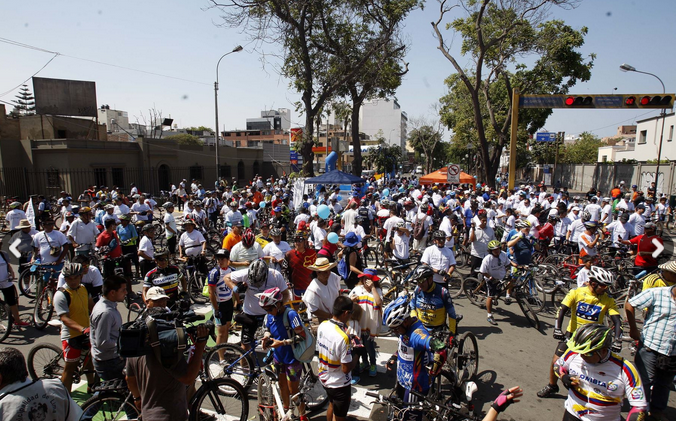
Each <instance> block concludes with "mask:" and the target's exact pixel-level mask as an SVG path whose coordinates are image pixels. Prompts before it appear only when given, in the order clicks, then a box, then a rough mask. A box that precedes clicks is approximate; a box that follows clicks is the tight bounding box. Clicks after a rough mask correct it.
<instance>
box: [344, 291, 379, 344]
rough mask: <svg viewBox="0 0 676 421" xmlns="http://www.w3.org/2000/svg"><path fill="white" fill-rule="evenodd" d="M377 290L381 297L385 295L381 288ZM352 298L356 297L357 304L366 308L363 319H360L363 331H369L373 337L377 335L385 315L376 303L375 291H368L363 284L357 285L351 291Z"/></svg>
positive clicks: (363, 308)
mask: <svg viewBox="0 0 676 421" xmlns="http://www.w3.org/2000/svg"><path fill="white" fill-rule="evenodd" d="M372 291H373V290H372ZM376 291H378V295H379V296H380V297H382V296H383V291H382V290H381V289H380V288H377V289H376ZM350 298H351V299H352V300H354V299H356V300H357V301H356V304H359V306H360V307H361V308H362V310H364V311H363V312H362V315H361V319H359V326H360V328H361V331H362V332H365V331H366V332H369V334H370V336H371V337H372V338H373V337H375V336H377V335H378V330H379V329H380V326H381V325H382V323H383V317H382V309H381V307H380V306H377V305H376V303H375V299H374V298H373V292H369V291H367V290H366V288H365V287H364V286H363V285H357V286H356V287H354V289H353V290H352V291H350Z"/></svg>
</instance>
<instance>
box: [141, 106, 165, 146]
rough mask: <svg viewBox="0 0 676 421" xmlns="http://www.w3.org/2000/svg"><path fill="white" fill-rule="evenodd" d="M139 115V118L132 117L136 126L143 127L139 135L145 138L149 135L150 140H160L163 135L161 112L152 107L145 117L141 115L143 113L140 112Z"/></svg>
mask: <svg viewBox="0 0 676 421" xmlns="http://www.w3.org/2000/svg"><path fill="white" fill-rule="evenodd" d="M140 114H141V115H140V116H134V118H135V119H136V124H138V125H139V126H141V127H143V129H142V130H141V133H140V134H141V135H143V136H145V135H146V134H147V133H150V138H151V139H162V134H163V133H164V128H163V126H162V122H163V121H164V119H163V118H162V111H161V110H157V109H156V108H155V107H153V108H149V109H148V115H147V116H146V115H144V114H143V111H140Z"/></svg>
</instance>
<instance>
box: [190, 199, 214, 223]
mask: <svg viewBox="0 0 676 421" xmlns="http://www.w3.org/2000/svg"><path fill="white" fill-rule="evenodd" d="M192 206H193V210H192V214H191V215H190V216H191V217H192V219H193V221H195V222H196V223H197V226H198V227H200V228H208V227H209V218H208V217H207V213H206V212H205V211H204V209H202V201H201V200H193V202H192Z"/></svg>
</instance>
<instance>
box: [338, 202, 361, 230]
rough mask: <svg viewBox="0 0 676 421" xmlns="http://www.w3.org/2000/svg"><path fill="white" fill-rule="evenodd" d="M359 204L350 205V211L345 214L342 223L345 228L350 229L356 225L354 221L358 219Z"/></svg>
mask: <svg viewBox="0 0 676 421" xmlns="http://www.w3.org/2000/svg"><path fill="white" fill-rule="evenodd" d="M357 207H358V205H357V202H352V203H350V204H349V205H348V209H347V210H346V211H345V212H343V217H342V220H341V221H342V223H343V228H349V227H351V226H352V225H354V220H355V218H356V217H357Z"/></svg>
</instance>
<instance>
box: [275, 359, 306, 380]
mask: <svg viewBox="0 0 676 421" xmlns="http://www.w3.org/2000/svg"><path fill="white" fill-rule="evenodd" d="M274 362H275V373H277V375H282V374H286V378H287V379H289V381H290V382H297V381H298V380H300V375H301V374H302V372H303V365H302V364H301V363H300V362H299V361H294V362H293V363H291V364H284V363H282V362H279V361H277V358H275V360H274Z"/></svg>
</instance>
